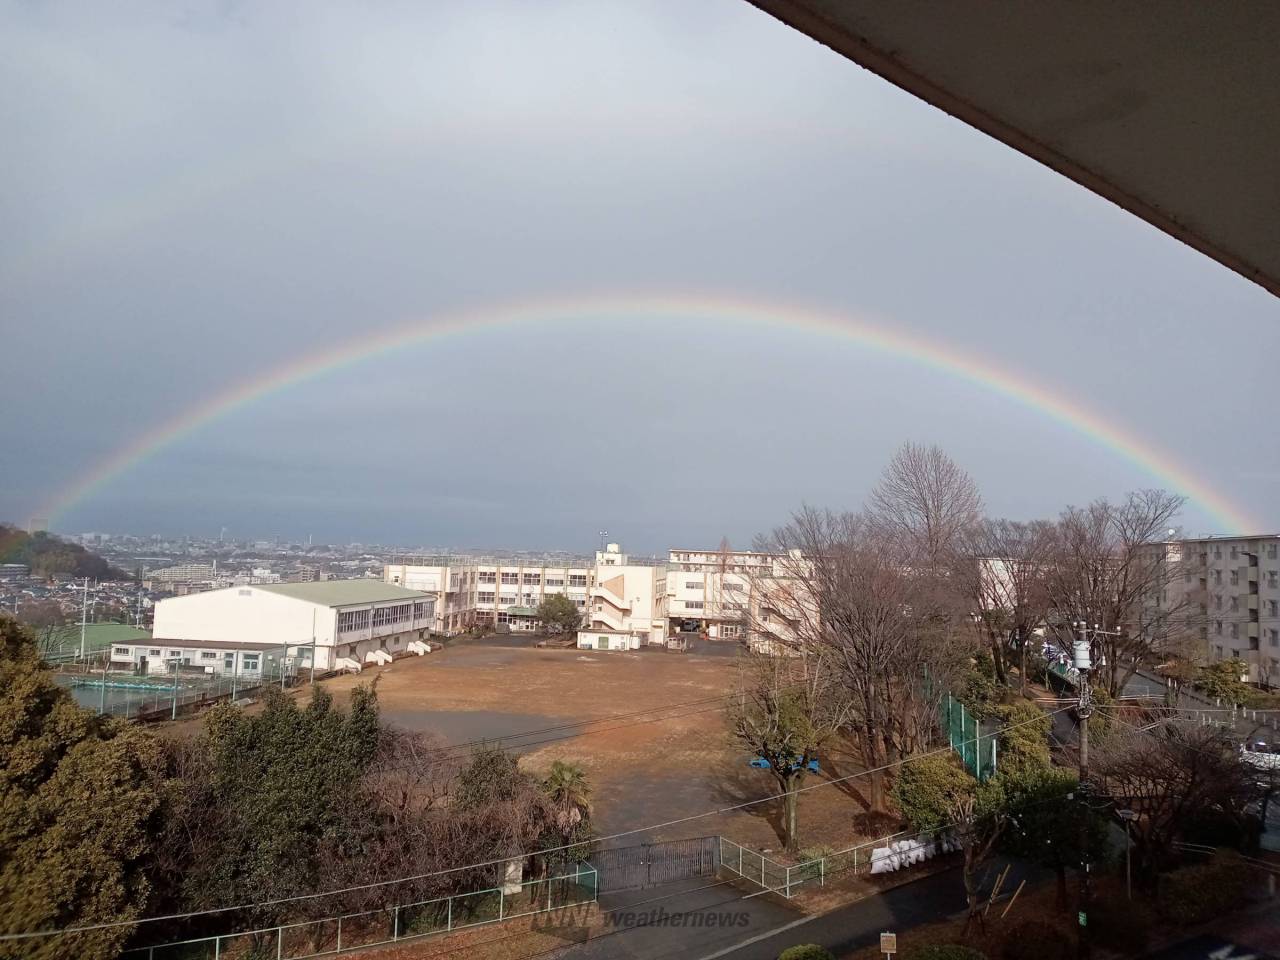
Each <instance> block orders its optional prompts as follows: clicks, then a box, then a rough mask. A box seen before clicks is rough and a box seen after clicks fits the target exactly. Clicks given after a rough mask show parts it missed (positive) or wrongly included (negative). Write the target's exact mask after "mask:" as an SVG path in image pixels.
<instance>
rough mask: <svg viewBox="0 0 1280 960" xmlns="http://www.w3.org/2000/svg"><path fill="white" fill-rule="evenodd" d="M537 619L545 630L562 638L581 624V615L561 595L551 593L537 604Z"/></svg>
mask: <svg viewBox="0 0 1280 960" xmlns="http://www.w3.org/2000/svg"><path fill="white" fill-rule="evenodd" d="M538 619H539V620H541V621H542V625H543V626H544V627H545V628H546V629H548V630H550V631H552V632H553V633H555V634H557V635H560V636H564V635H566V634H570V633H574V632H575V631H576V630H577V629H578V627H579V625H580V624H581V623H582V614H580V613H579V612H578V608H577V607H576V606H575V605H574V602H573V601H572V600H570V599H569V598H568V597H567V596H565V595H564V594H563V593H553V594H552V595H551V596H549V597H546V598H544V599H543V601H542V602H541V603H540V604H538Z"/></svg>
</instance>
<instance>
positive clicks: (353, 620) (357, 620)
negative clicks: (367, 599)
mask: <svg viewBox="0 0 1280 960" xmlns="http://www.w3.org/2000/svg"><path fill="white" fill-rule="evenodd" d="M368 626H369V611H368V610H343V611H341V612H339V613H338V632H339V633H350V632H351V631H352V630H365V629H367V628H368Z"/></svg>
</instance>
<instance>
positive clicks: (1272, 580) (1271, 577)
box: [1267, 570, 1280, 587]
mask: <svg viewBox="0 0 1280 960" xmlns="http://www.w3.org/2000/svg"><path fill="white" fill-rule="evenodd" d="M1277 585H1280V578H1278V577H1277V574H1276V571H1274V570H1269V571H1267V586H1268V587H1274V586H1277Z"/></svg>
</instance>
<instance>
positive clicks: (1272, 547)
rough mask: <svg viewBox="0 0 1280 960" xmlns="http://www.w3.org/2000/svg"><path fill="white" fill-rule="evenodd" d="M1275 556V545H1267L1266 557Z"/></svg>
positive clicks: (1271, 558) (1269, 558) (1270, 558)
mask: <svg viewBox="0 0 1280 960" xmlns="http://www.w3.org/2000/svg"><path fill="white" fill-rule="evenodd" d="M1275 558H1276V545H1275V544H1274V543H1273V544H1271V545H1270V546H1269V547H1267V559H1268V560H1274V559H1275Z"/></svg>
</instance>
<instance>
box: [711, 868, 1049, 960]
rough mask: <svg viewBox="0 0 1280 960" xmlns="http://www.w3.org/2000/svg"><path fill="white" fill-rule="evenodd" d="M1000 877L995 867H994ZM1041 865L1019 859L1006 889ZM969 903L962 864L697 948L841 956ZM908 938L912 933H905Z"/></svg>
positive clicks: (762, 959) (742, 959)
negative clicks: (818, 948) (805, 948)
mask: <svg viewBox="0 0 1280 960" xmlns="http://www.w3.org/2000/svg"><path fill="white" fill-rule="evenodd" d="M991 875H992V877H993V878H994V875H995V871H994V870H992V871H991ZM1043 875H1044V874H1043V872H1042V871H1038V870H1036V869H1035V868H1031V867H1026V866H1023V865H1021V864H1015V865H1014V868H1013V869H1012V870H1010V871H1009V877H1008V879H1007V880H1006V881H1005V889H1006V890H1013V889H1016V888H1017V885H1018V883H1020V882H1021V881H1022V880H1023V879H1024V878H1026V879H1035V878H1039V877H1041V876H1043ZM964 909H965V897H964V887H963V885H962V883H961V879H960V872H959V869H958V868H952V869H950V870H944V871H943V872H942V873H936V874H934V875H932V876H929V877H924V878H922V879H920V880H916V881H915V882H913V883H908V884H904V885H903V886H901V887H895V888H894V889H892V890H889V891H888V892H886V893H883V894H881V895H879V896H876V897H869V898H868V899H866V900H860V901H858V902H857V903H851V904H849V906H847V907H841V908H840V909H838V910H834V911H832V912H831V913H828V914H824V915H823V916H820V917H812V918H806V919H804V920H803V921H802V922H799V923H796V924H795V925H793V926H790V927H788V928H785V929H782V930H779V931H778V932H775V933H773V934H771V935H768V936H765V937H760V938H751V939H747V938H744V940H746V942H744V943H742V944H741V945H740V946H738V947H737V948H736V949H731V950H713V951H708V952H703V951H701V949H700V945H699V951H698V952H697V953H695V952H694V951H693V950H690V951H689V955H690V956H697V957H699V958H700V960H720V958H732V960H777V956H778V954H780V953H781V952H782V951H783V950H785V949H786V948H787V947H789V946H792V945H794V944H797V943H818V944H821V945H822V946H824V947H826V948H827V949H828V950H830V951H831V952H832V953H834V954H835V955H836V956H841V955H843V954H845V953H848V952H850V951H853V950H857V949H859V948H861V947H865V946H869V945H870V944H874V943H878V942H879V939H880V934H881V933H882V932H885V931H890V932H893V933H897V934H899V935H900V936H901V935H902V934H904V933H905V932H906V931H908V930H910V929H911V928H912V927H916V926H919V925H920V924H924V923H934V922H936V921H939V920H944V919H946V918H947V917H949V916H953V915H954V914H956V913H959V912H962V911H963V910H964ZM904 939H906V938H904Z"/></svg>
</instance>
